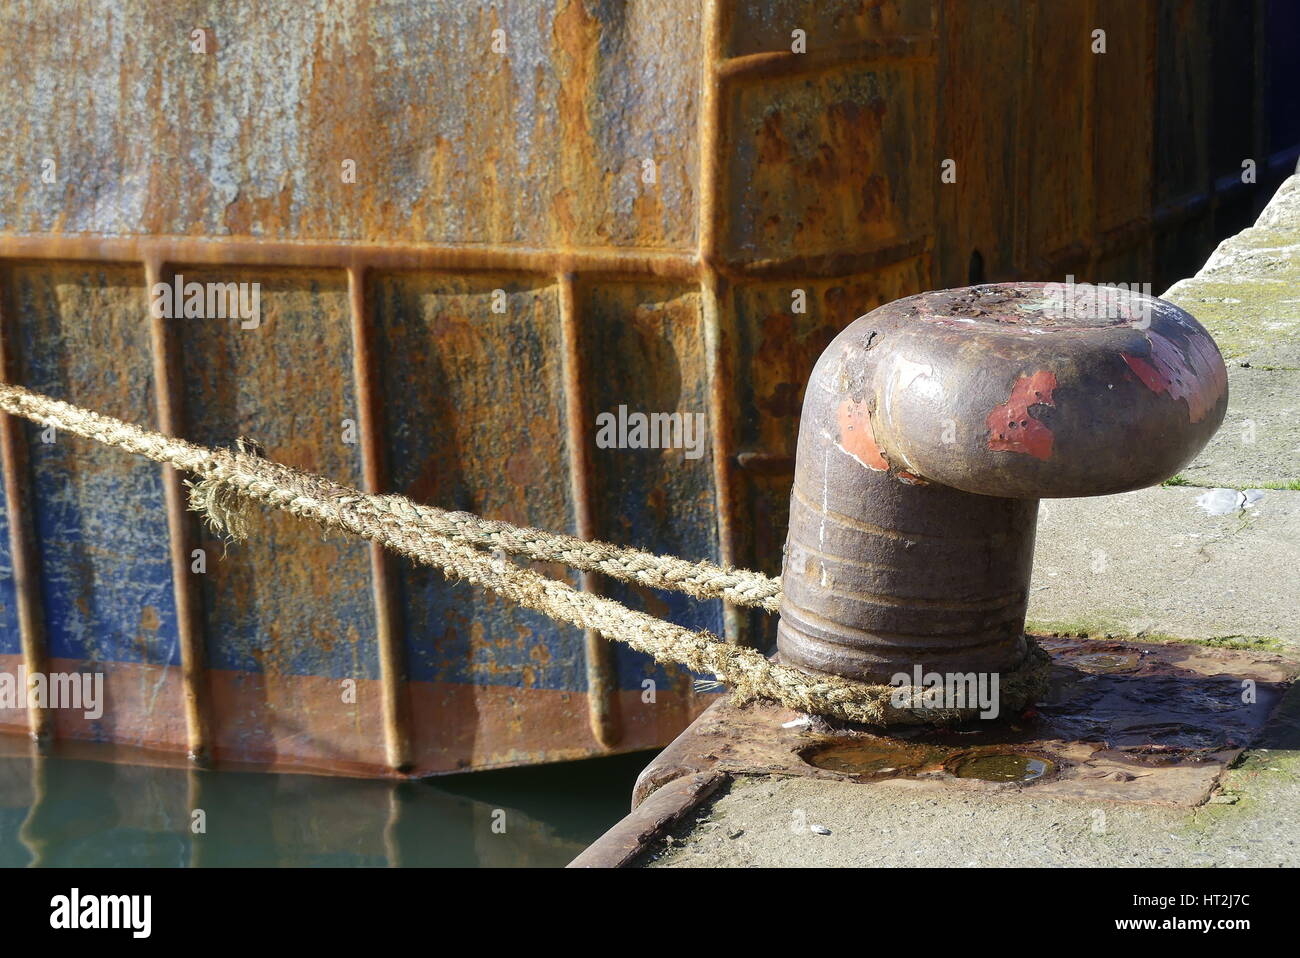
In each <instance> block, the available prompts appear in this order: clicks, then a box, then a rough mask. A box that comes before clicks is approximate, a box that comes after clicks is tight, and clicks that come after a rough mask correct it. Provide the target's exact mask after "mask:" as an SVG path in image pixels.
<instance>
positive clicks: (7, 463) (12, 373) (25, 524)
mask: <svg viewBox="0 0 1300 958" xmlns="http://www.w3.org/2000/svg"><path fill="white" fill-rule="evenodd" d="M0 278H2V279H0V281H2V282H3V288H0V374H3V376H4V378H5V380H6V381H7V382H11V383H12V382H17V381H18V375H17V374H18V357H17V349H16V342H17V337H18V330H17V327H16V325H15V324H14V323H13V322H12V320H13V317H12V316H11V315H9V314H10V308H11V303H13V302H14V300H13V299H11V297H10V291H11V289H12V281H11V280H12V272H11V271H10V270H9V269H5V270H4V271H3V273H0ZM26 453H27V450H26V442H25V438H24V436H23V434H22V425H21V424H20V423H19V421H18V420H17V419H16V418H14V417H13V416H10V415H9V414H8V413H0V465H2V466H3V470H4V486H5V509H6V511H7V512H8V514H9V554H10V561H11V563H12V565H13V579H14V596H15V600H16V603H17V606H18V608H17V610H16V611H17V614H18V634H19V637H20V640H21V643H22V650H23V665H24V666H25V667H26V668H27V673H28V675H31V674H32V673H36V672H39V673H47V672H49V655H48V650H47V649H46V645H45V617H44V609H43V606H42V604H41V576H40V562H39V559H38V558H37V555H36V540H35V539H34V538H33V533H32V517H31V510H30V508H29V502H28V499H27V486H26V484H25V482H24V479H25V477H26V475H27V454H26ZM27 728H28V731H29V732H30V734H31V736H32V738H33V739H35V740H36V742H37V743H38V744H39V745H45V744H47V743H48V742H49V741H51V740H52V739H53V737H54V722H53V716H52V715H51V714H50V710H49V709H48V708H44V707H38V706H36V705H34V704H31V703H30V702H29V703H28V706H27Z"/></svg>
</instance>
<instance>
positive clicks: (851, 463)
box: [777, 283, 1228, 682]
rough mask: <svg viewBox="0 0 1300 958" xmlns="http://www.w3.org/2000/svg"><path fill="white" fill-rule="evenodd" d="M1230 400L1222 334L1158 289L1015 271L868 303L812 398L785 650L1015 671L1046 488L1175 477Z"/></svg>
mask: <svg viewBox="0 0 1300 958" xmlns="http://www.w3.org/2000/svg"><path fill="white" fill-rule="evenodd" d="M1085 293H1086V294H1087V295H1084V294H1085ZM1227 404H1228V381H1227V373H1226V370H1225V368H1224V365H1223V360H1222V358H1221V357H1220V356H1219V352H1218V349H1217V348H1216V347H1215V345H1214V341H1213V340H1212V339H1211V338H1210V336H1209V334H1208V333H1207V332H1206V331H1205V330H1204V329H1203V328H1202V327H1201V326H1200V324H1198V323H1197V322H1196V321H1195V320H1194V319H1192V317H1191V316H1189V315H1188V314H1186V313H1185V312H1183V311H1182V310H1181V309H1179V308H1178V307H1176V306H1174V305H1173V304H1172V303H1167V302H1165V301H1163V300H1158V299H1154V298H1152V297H1146V296H1142V295H1141V294H1136V293H1135V294H1131V295H1130V294H1127V293H1126V294H1124V295H1123V296H1120V295H1118V294H1115V295H1114V296H1113V297H1112V296H1110V294H1105V295H1098V293H1097V291H1095V290H1092V291H1085V290H1080V289H1078V288H1069V287H1066V286H1064V285H1063V284H1054V285H1053V284H1042V283H1008V284H1000V285H991V286H974V287H967V288H963V289H957V290H945V291H942V292H935V293H923V294H920V295H917V296H912V297H908V298H906V299H901V300H898V301H896V302H893V303H890V304H888V305H886V306H882V307H880V308H878V309H876V310H874V311H872V312H871V313H868V314H867V315H865V316H863V317H862V318H861V319H859V320H857V321H856V322H855V323H853V324H852V325H851V326H849V327H848V329H846V330H845V331H844V332H843V333H841V334H840V336H838V337H837V338H836V339H835V341H834V342H832V343H831V345H830V346H829V347H828V348H827V350H826V351H825V352H824V353H823V354H822V357H821V358H820V359H819V360H818V362H817V366H816V368H815V369H814V371H813V375H812V379H811V380H810V382H809V385H808V391H807V394H806V396H805V399H804V406H803V418H802V420H801V422H800V429H799V450H798V456H797V461H796V463H795V479H794V490H793V494H792V497H791V508H790V533H789V538H788V539H787V543H786V552H785V568H784V572H783V575H782V584H783V593H784V594H783V598H782V603H781V621H780V624H779V625H778V629H777V636H778V647H779V648H780V650H781V654H782V656H783V658H784V659H785V660H786V661H788V662H790V663H793V664H795V665H800V666H803V667H805V668H809V669H813V670H816V671H821V672H831V673H835V674H838V675H844V676H849V677H852V678H855V679H861V680H865V681H873V682H888V681H890V678H891V677H892V676H893V675H895V674H897V673H899V672H904V673H910V672H911V670H912V668H913V667H914V666H920V667H921V668H923V669H924V670H925V671H937V672H941V673H942V672H949V673H961V672H1006V671H1009V670H1014V669H1015V668H1017V667H1018V666H1019V665H1021V663H1022V662H1023V661H1024V656H1025V643H1024V640H1023V638H1022V630H1023V628H1024V617H1025V604H1026V601H1027V599H1028V590H1029V573H1030V568H1031V565H1032V562H1033V545H1034V522H1035V518H1036V516H1037V512H1038V500H1039V499H1040V498H1049V497H1061V496H1084V495H1105V494H1108V493H1114V492H1123V491H1126V490H1128V489H1133V488H1138V487H1141V486H1145V485H1151V484H1153V483H1156V482H1159V481H1161V480H1162V479H1165V478H1167V477H1169V476H1171V475H1173V474H1174V473H1175V472H1176V471H1177V470H1178V468H1179V467H1180V466H1182V465H1185V464H1186V463H1187V462H1189V461H1190V460H1191V459H1192V458H1193V457H1194V456H1195V455H1196V453H1197V452H1199V451H1200V449H1201V448H1202V447H1203V446H1204V445H1205V443H1206V441H1208V439H1209V438H1210V436H1211V435H1213V433H1214V431H1215V430H1216V429H1218V427H1219V424H1220V423H1221V422H1222V421H1223V416H1224V413H1225V412H1226V410H1227Z"/></svg>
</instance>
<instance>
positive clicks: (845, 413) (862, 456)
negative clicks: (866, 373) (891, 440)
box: [837, 399, 889, 472]
mask: <svg viewBox="0 0 1300 958" xmlns="http://www.w3.org/2000/svg"><path fill="white" fill-rule="evenodd" d="M838 419H839V425H840V440H839V442H838V443H837V445H838V446H839V447H840V448H841V449H842V450H844V451H845V452H847V453H848V454H849V455H850V456H852V457H853V458H854V459H856V460H857V461H858V462H860V463H862V464H863V465H864V466H866V467H867V468H869V469H875V470H876V471H877V472H888V471H889V461H888V460H887V459H886V458H885V454H884V453H883V452H881V450H880V446H879V444H877V442H876V436H875V433H874V432H873V431H872V429H871V413H870V411H869V410H868V409H867V404H866V403H859V402H854V401H853V400H852V399H850V400H848V401H847V402H843V403H841V404H840V408H839V412H838Z"/></svg>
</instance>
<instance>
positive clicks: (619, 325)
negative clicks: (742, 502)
mask: <svg viewBox="0 0 1300 958" xmlns="http://www.w3.org/2000/svg"><path fill="white" fill-rule="evenodd" d="M581 313H582V317H583V332H582V343H583V350H582V351H583V354H584V355H585V356H586V357H587V360H586V362H587V378H588V384H589V385H588V396H589V407H588V409H589V411H588V415H587V422H588V423H591V424H593V425H594V424H595V423H596V422H597V421H598V420H597V417H599V416H601V415H602V414H610V415H611V416H613V417H614V419H615V420H617V419H618V418H619V416H620V412H619V407H620V406H622V407H624V408H625V410H626V413H627V415H629V416H630V415H632V414H635V413H638V412H639V413H642V414H645V415H649V414H651V413H654V414H670V415H671V414H677V415H680V416H681V421H682V423H683V432H682V443H683V445H682V446H679V447H676V448H644V447H643V448H636V447H635V446H633V445H632V443H633V442H634V441H635V437H634V434H633V433H632V432H631V427H629V430H628V431H627V438H628V444H627V446H626V447H623V448H619V447H617V446H615V447H610V448H602V447H601V444H600V443H598V442H597V439H598V433H597V432H596V431H595V430H594V429H590V430H589V431H588V435H589V436H590V441H591V448H590V452H589V455H590V456H591V464H592V474H593V477H594V483H593V487H594V488H593V503H594V513H595V524H596V532H597V535H598V537H599V538H602V539H605V540H607V541H611V542H616V543H620V544H626V545H631V544H633V543H640V544H641V547H642V548H648V549H651V550H653V551H655V552H662V553H666V554H671V555H681V556H690V557H691V558H699V559H712V560H715V561H716V560H717V558H718V544H717V522H716V519H715V515H716V513H715V505H714V499H713V488H712V478H711V476H712V472H711V464H712V463H711V461H712V450H711V444H710V434H709V429H708V425H707V421H708V399H707V392H708V390H707V382H708V372H707V368H706V366H705V357H704V349H703V343H704V337H703V334H702V330H701V318H700V301H699V294H698V293H697V292H695V291H694V290H689V289H683V288H680V287H673V286H662V285H656V284H613V283H610V284H601V285H599V286H595V287H593V288H590V289H587V290H585V291H584V293H583V295H582V307H581ZM688 426H689V428H687V427H688ZM649 438H650V437H649V436H648V435H647V440H649ZM659 438H660V440H661V441H662V440H663V439H664V437H663V436H662V435H661V436H660V437H659ZM670 440H671V437H670ZM687 440H690V443H689V444H688V443H687ZM603 591H604V592H605V593H606V594H608V595H610V596H613V597H615V598H617V599H620V600H622V601H624V602H627V603H628V604H630V605H633V606H635V607H637V608H641V609H644V610H645V611H647V612H650V613H652V614H653V615H656V616H659V617H660V618H666V619H669V620H670V621H673V622H676V623H677V624H679V625H683V626H687V627H688V628H704V629H709V630H711V631H713V632H715V633H717V632H719V630H720V629H721V608H720V603H718V602H699V601H696V600H693V599H690V598H689V597H687V596H684V595H682V594H681V593H669V592H658V591H655V590H651V589H645V588H641V587H638V586H634V585H629V584H627V583H621V582H617V583H616V582H608V583H606V584H605V585H604V587H603ZM617 661H618V673H619V684H620V686H621V687H622V688H625V689H640V688H641V683H642V682H643V681H645V680H646V679H653V680H654V681H655V683H656V685H657V687H658V688H659V689H661V690H662V689H671V688H672V687H673V685H674V683H676V684H677V685H679V686H680V685H681V684H682V683H683V682H685V683H686V685H687V686H689V678H688V677H687V676H685V675H683V673H682V672H681V671H680V670H677V669H673V670H672V674H671V675H670V674H668V673H667V672H665V670H664V667H663V666H659V665H656V664H654V663H653V662H652V661H651V660H649V659H647V658H646V657H645V656H642V655H639V654H637V653H633V652H632V651H631V650H628V649H625V648H619V649H618V650H617Z"/></svg>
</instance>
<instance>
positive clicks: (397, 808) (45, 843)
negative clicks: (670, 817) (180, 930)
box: [0, 739, 651, 867]
mask: <svg viewBox="0 0 1300 958" xmlns="http://www.w3.org/2000/svg"><path fill="white" fill-rule="evenodd" d="M3 745H4V747H3V748H0V866H4V867H14V866H25V865H35V866H54V867H58V866H77V867H96V866H122V865H131V866H162V867H222V866H378V867H384V866H467V867H473V866H480V867H525V866H557V867H558V866H562V865H565V864H567V863H568V862H569V861H570V860H572V859H573V858H574V856H576V855H577V854H578V853H579V852H580V851H582V849H583V848H585V847H586V846H587V845H588V844H589V843H590V842H592V841H594V840H595V839H596V838H597V837H598V836H599V835H600V834H601V833H602V832H604V831H605V830H606V829H607V828H608V827H609V826H611V825H613V824H614V822H616V821H617V820H618V819H619V818H621V817H622V816H623V815H624V814H626V812H627V807H628V799H629V796H630V795H631V791H632V784H633V781H634V780H635V778H636V774H637V772H639V771H640V769H641V768H643V767H644V766H645V764H646V763H647V762H648V761H649V760H650V758H651V754H650V753H641V754H638V755H630V756H619V757H616V758H612V759H601V760H597V761H588V762H578V763H571V764H564V765H551V766H542V767H537V768H529V769H514V770H507V771H500V772H482V773H475V774H472V775H461V776H455V777H453V778H443V779H438V780H435V781H432V782H403V783H389V782H373V781H362V780H353V779H341V778H325V777H318V776H311V775H283V774H266V773H260V772H237V771H215V772H205V771H197V770H193V769H187V768H156V767H146V766H141V765H124V764H114V763H110V762H104V761H94V760H88V759H85V758H81V757H75V758H74V757H69V756H67V755H51V756H42V755H38V754H35V753H34V752H33V751H32V749H31V748H30V746H28V745H27V743H26V742H25V741H19V740H12V739H10V740H7V742H5V743H3ZM196 810H197V811H198V812H201V816H199V817H197V818H196V816H195V811H196ZM196 822H197V823H198V824H201V825H202V826H203V828H204V831H201V832H198V833H195V831H193V829H192V825H194V824H196Z"/></svg>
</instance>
